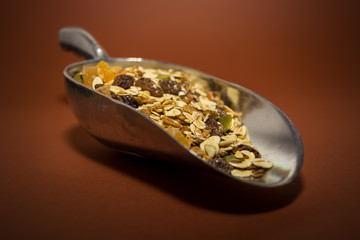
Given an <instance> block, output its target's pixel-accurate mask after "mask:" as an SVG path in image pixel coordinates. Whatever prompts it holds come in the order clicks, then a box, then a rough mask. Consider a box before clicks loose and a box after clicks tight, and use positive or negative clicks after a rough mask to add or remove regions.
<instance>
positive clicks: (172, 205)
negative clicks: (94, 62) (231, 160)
mask: <svg viewBox="0 0 360 240" xmlns="http://www.w3.org/2000/svg"><path fill="white" fill-rule="evenodd" d="M0 5H1V6H0V7H1V12H2V13H1V15H0V22H1V23H0V24H1V38H0V42H1V47H2V49H1V52H0V53H1V65H0V69H1V93H0V106H1V120H0V123H1V124H0V130H1V132H0V238H1V239H145V238H146V239H170V238H171V239H185V238H186V239H220V238H221V239H225V238H228V239H269V238H270V239H290V238H292V239H349V237H351V236H356V235H359V234H360V231H359V227H358V223H357V222H358V221H359V220H360V219H359V214H360V210H359V201H360V198H359V184H360V181H359V177H360V173H359V171H360V169H359V167H360V164H359V162H360V159H359V154H358V151H359V143H360V142H359V137H358V136H359V107H358V105H359V100H360V97H359V90H360V89H359V85H360V84H359V82H360V79H359V78H360V73H359V66H360V61H359V56H360V51H359V42H360V41H359V40H360V39H359V34H358V33H359V27H360V22H359V9H360V8H359V4H358V3H357V1H353V2H351V1H265V0H264V1H230V0H222V1H220V0H219V1H196V0H192V1H191V0H186V1H185V0H184V1H145V0H143V1H140V0H134V1H130V0H127V1H108V0H102V1H99V0H97V1H89V0H88V1H69V0H63V1H40V0H34V1H1V4H0ZM69 25H75V26H81V27H83V28H85V29H87V30H88V31H89V32H91V33H92V34H93V35H94V36H95V38H96V39H97V40H98V41H99V42H100V43H101V44H102V45H103V46H104V47H105V49H106V50H107V51H108V53H109V54H110V55H111V56H114V57H132V56H135V57H143V58H150V59H158V60H163V61H169V62H173V63H177V64H182V65H187V66H190V67H193V68H196V69H199V70H201V71H204V72H207V73H209V74H212V75H214V76H217V77H220V78H223V79H225V80H228V81H232V82H235V83H238V84H240V85H242V86H244V87H247V88H249V89H251V90H254V91H255V92H257V93H259V94H261V95H262V96H264V97H265V98H267V99H269V100H270V101H271V102H273V103H274V104H275V105H277V106H278V107H280V109H282V110H283V111H284V112H285V113H286V114H287V115H288V116H289V117H290V118H291V119H292V121H293V122H294V123H295V125H296V127H297V128H298V130H299V132H300V134H301V135H302V138H303V142H304V150H305V158H304V165H303V168H302V170H301V173H300V175H299V177H297V178H296V179H295V181H294V182H293V183H291V184H289V185H288V186H286V187H284V188H281V189H275V190H272V191H261V190H248V189H243V188H236V186H235V187H234V186H228V185H227V183H226V182H224V181H223V180H222V179H220V178H218V177H215V176H211V175H208V174H205V173H200V172H197V171H194V170H189V169H183V168H182V167H180V166H173V165H166V164H155V163H154V162H153V161H151V160H149V159H139V158H134V157H129V156H126V155H122V154H120V153H117V152H114V151H112V150H110V149H108V148H106V147H104V146H102V145H101V144H99V143H98V142H96V141H95V140H94V139H93V138H92V137H90V136H89V135H88V134H87V133H86V132H85V131H84V130H83V129H82V128H81V127H80V126H79V124H78V123H77V120H76V119H75V117H74V115H73V113H72V111H71V109H70V107H69V106H68V104H67V102H66V97H65V91H64V81H63V76H62V70H63V68H64V67H65V66H66V65H67V64H70V63H73V62H76V61H81V60H82V58H81V57H77V56H75V55H74V54H71V53H68V52H64V51H63V50H62V49H61V48H60V47H59V45H58V31H59V29H60V28H61V27H64V26H69Z"/></svg>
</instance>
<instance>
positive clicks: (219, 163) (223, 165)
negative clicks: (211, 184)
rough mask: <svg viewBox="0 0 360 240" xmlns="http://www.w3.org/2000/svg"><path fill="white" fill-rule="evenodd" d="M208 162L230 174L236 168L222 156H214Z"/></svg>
mask: <svg viewBox="0 0 360 240" xmlns="http://www.w3.org/2000/svg"><path fill="white" fill-rule="evenodd" d="M208 163H209V164H210V165H212V166H214V167H216V168H217V169H220V170H221V171H223V172H225V173H227V174H230V173H231V170H233V169H234V167H233V166H231V165H230V164H229V163H228V162H227V161H226V160H224V159H222V158H212V159H210V160H209V161H208Z"/></svg>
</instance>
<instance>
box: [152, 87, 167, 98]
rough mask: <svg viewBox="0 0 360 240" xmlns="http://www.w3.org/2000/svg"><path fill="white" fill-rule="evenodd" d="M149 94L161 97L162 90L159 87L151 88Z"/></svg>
mask: <svg viewBox="0 0 360 240" xmlns="http://www.w3.org/2000/svg"><path fill="white" fill-rule="evenodd" d="M150 95H151V96H153V97H162V96H163V95H164V91H163V90H162V89H161V88H151V89H150Z"/></svg>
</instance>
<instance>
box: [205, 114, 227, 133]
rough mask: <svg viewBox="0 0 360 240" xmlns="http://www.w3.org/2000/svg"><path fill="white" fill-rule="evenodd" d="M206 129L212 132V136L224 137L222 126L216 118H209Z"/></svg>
mask: <svg viewBox="0 0 360 240" xmlns="http://www.w3.org/2000/svg"><path fill="white" fill-rule="evenodd" d="M206 129H209V130H211V132H210V136H219V137H221V136H222V133H223V132H222V130H223V129H222V125H221V124H220V123H218V122H217V121H216V120H215V119H214V118H209V119H208V120H207V121H206Z"/></svg>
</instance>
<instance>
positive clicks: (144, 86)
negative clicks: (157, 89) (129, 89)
mask: <svg viewBox="0 0 360 240" xmlns="http://www.w3.org/2000/svg"><path fill="white" fill-rule="evenodd" d="M153 85H154V84H153V83H152V81H151V79H150V78H140V79H138V80H136V82H135V86H137V87H140V88H141V90H143V91H150V90H151V89H152V88H154V86H153Z"/></svg>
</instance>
